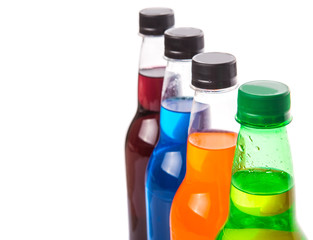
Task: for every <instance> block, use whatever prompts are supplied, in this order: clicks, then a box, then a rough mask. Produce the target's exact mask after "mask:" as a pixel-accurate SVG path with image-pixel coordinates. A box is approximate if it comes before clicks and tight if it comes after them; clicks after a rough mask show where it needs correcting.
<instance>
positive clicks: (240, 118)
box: [236, 80, 292, 128]
mask: <svg viewBox="0 0 313 240" xmlns="http://www.w3.org/2000/svg"><path fill="white" fill-rule="evenodd" d="M291 119H292V117H291V115H290V91H289V88H288V86H287V85H285V84H283V83H280V82H276V81H264V80H262V81H252V82H248V83H245V84H243V85H241V86H240V88H239V90H238V109H237V115H236V120H237V122H239V123H240V124H243V125H248V126H251V127H257V128H275V127H280V126H285V125H287V124H288V123H290V122H291Z"/></svg>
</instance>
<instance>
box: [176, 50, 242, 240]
mask: <svg viewBox="0 0 313 240" xmlns="http://www.w3.org/2000/svg"><path fill="white" fill-rule="evenodd" d="M236 77H237V70H236V59H235V57H234V56H233V55H231V54H227V53H202V54H198V55H196V56H195V57H194V58H193V60H192V86H193V87H194V90H195V93H194V100H193V105H192V110H191V117H190V123H189V136H188V141H187V170H186V176H185V178H184V180H183V182H182V184H181V185H180V187H179V189H178V191H177V193H176V195H175V197H174V200H173V204H172V208H171V215H170V227H171V239H172V240H187V239H188V240H190V239H193V240H208V239H212V240H213V239H215V237H216V235H217V233H218V231H219V229H220V228H221V227H222V226H223V224H224V222H225V221H226V219H227V214H228V208H229V201H228V198H229V189H230V179H231V168H232V162H233V157H234V153H235V146H236V139H237V124H236V122H235V121H234V119H233V116H234V115H235V111H236V105H235V104H236V101H235V100H236V89H237V80H236Z"/></svg>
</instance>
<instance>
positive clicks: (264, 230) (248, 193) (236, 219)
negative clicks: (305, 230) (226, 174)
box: [217, 169, 302, 240]
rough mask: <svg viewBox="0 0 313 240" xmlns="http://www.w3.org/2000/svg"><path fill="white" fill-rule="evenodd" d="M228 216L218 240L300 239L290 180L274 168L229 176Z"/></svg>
mask: <svg viewBox="0 0 313 240" xmlns="http://www.w3.org/2000/svg"><path fill="white" fill-rule="evenodd" d="M230 200H231V201H230V213H229V218H228V221H227V223H226V225H225V227H224V228H223V230H222V231H221V232H220V234H219V236H218V237H217V239H218V240H237V239H238V240H239V239H240V240H250V239H251V240H259V239H260V240H264V239H266V240H271V239H273V240H274V239H280V240H283V239H286V240H289V239H290V240H291V239H299V240H300V239H302V238H301V235H300V234H299V232H298V230H297V224H296V222H295V220H294V219H295V216H294V194H293V179H292V177H291V176H290V175H289V174H288V173H286V172H284V171H278V170H275V169H250V170H245V171H239V172H236V173H235V174H234V175H233V176H232V186H231V196H230Z"/></svg>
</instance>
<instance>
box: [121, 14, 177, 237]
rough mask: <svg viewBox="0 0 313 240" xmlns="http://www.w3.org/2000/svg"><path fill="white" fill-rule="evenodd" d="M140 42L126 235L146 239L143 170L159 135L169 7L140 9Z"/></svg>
mask: <svg viewBox="0 0 313 240" xmlns="http://www.w3.org/2000/svg"><path fill="white" fill-rule="evenodd" d="M139 22H140V31H139V32H140V34H141V35H142V46H141V53H140V61H139V76H138V108H137V112H136V115H135V117H134V118H133V120H132V122H131V124H130V127H129V129H128V132H127V136H126V142H125V162H126V178H127V198H128V216H129V239H130V240H146V239H147V229H146V226H147V224H146V206H145V171H146V167H147V163H148V160H149V157H150V155H151V153H152V150H153V148H154V147H155V145H156V143H157V140H158V138H159V116H160V102H161V91H162V84H163V77H164V71H165V65H166V61H165V60H164V59H163V53H164V31H165V30H167V29H168V28H170V27H172V26H173V25H174V13H173V11H172V10H171V9H168V8H147V9H143V10H141V11H140V13H139Z"/></svg>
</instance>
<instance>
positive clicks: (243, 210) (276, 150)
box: [217, 81, 306, 240]
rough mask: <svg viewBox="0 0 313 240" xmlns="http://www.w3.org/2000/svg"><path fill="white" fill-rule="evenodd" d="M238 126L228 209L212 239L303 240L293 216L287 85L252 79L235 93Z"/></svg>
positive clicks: (288, 94)
mask: <svg viewBox="0 0 313 240" xmlns="http://www.w3.org/2000/svg"><path fill="white" fill-rule="evenodd" d="M236 119H237V121H238V122H239V123H240V124H241V127H240V131H239V135H238V141H237V146H236V153H235V158H234V164H233V168H232V179H231V191H230V211H229V217H228V220H227V222H226V224H225V226H224V227H223V228H222V230H221V231H220V234H219V236H218V238H217V239H218V240H237V239H245V240H261V239H262V240H263V239H267V240H272V239H284V240H303V239H306V238H305V236H304V235H303V233H302V232H301V230H300V228H299V226H298V224H297V221H296V218H295V198H294V178H293V170H292V158H291V153H290V146H289V141H288V135H287V129H286V126H287V125H288V124H289V123H290V121H291V115H290V92H289V88H288V86H286V85H285V84H283V83H280V82H275V81H253V82H248V83H246V84H243V85H242V86H241V87H240V88H239V91H238V110H237V115H236Z"/></svg>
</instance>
